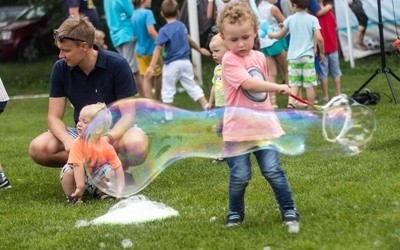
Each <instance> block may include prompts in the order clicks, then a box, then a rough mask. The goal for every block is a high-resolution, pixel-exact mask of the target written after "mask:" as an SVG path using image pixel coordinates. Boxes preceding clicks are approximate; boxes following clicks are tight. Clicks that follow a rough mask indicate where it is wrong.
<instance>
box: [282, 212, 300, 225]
mask: <svg viewBox="0 0 400 250" xmlns="http://www.w3.org/2000/svg"><path fill="white" fill-rule="evenodd" d="M299 217H300V215H299V213H298V212H297V210H296V209H288V210H284V212H283V213H282V221H283V224H286V225H289V224H294V223H298V222H299Z"/></svg>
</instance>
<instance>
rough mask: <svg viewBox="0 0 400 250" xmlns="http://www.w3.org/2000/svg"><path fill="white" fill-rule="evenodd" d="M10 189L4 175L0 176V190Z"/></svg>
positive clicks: (9, 184)
mask: <svg viewBox="0 0 400 250" xmlns="http://www.w3.org/2000/svg"><path fill="white" fill-rule="evenodd" d="M9 188H11V183H10V182H9V181H8V179H7V177H6V176H5V175H0V190H3V189H9Z"/></svg>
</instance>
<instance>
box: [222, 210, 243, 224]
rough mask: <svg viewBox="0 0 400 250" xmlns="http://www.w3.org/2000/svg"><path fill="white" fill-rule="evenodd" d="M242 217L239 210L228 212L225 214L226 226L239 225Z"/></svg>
mask: <svg viewBox="0 0 400 250" xmlns="http://www.w3.org/2000/svg"><path fill="white" fill-rule="evenodd" d="M243 219H244V214H243V213H239V212H229V213H228V215H227V216H226V224H225V225H226V226H227V227H232V226H236V225H239V224H240V223H242V222H243Z"/></svg>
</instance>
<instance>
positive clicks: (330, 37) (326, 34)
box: [317, 11, 338, 54]
mask: <svg viewBox="0 0 400 250" xmlns="http://www.w3.org/2000/svg"><path fill="white" fill-rule="evenodd" d="M317 18H318V21H319V25H320V26H321V35H322V37H323V38H324V48H325V54H328V53H332V52H335V51H337V50H338V40H337V33H336V30H337V23H336V18H335V15H333V12H332V11H330V12H328V14H326V15H325V16H321V17H317Z"/></svg>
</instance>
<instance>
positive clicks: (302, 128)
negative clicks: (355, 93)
mask: <svg viewBox="0 0 400 250" xmlns="http://www.w3.org/2000/svg"><path fill="white" fill-rule="evenodd" d="M121 108H123V109H125V110H129V112H130V116H131V117H132V118H134V119H132V120H131V121H130V122H131V124H130V125H131V126H134V125H137V126H139V127H140V128H141V129H142V130H143V131H144V132H145V133H146V134H147V136H148V148H147V155H146V156H145V158H144V162H143V163H141V164H140V165H137V163H135V162H137V161H135V157H136V156H135V155H134V154H133V153H132V152H128V153H120V152H119V153H118V157H119V158H120V159H121V162H122V163H123V168H124V171H125V186H124V187H123V188H122V190H121V187H119V189H118V185H117V183H116V182H117V180H116V178H113V173H112V170H110V172H111V173H104V171H96V169H92V168H90V166H88V165H89V164H88V163H87V164H85V169H86V171H87V173H88V175H89V177H90V178H91V179H92V180H94V181H95V184H96V186H97V187H98V188H100V189H101V190H102V191H104V192H106V193H108V194H110V195H113V196H117V197H127V196H131V195H134V194H136V193H138V192H140V191H141V190H143V189H144V188H145V187H146V186H147V185H149V184H150V182H151V181H152V180H154V179H155V178H156V177H157V176H158V175H159V174H160V173H161V172H162V171H163V170H164V169H165V168H167V167H168V166H169V165H171V164H172V163H173V162H175V161H178V160H180V159H183V158H187V157H203V158H212V159H215V158H217V157H229V156H235V155H240V154H243V153H246V152H252V151H255V150H257V149H261V148H265V149H267V148H268V149H274V150H277V151H279V152H280V153H282V154H285V155H291V156H293V155H299V154H302V153H304V152H306V151H310V152H315V153H318V154H320V155H334V154H336V155H342V156H351V155H356V154H359V153H361V152H363V151H365V150H366V149H367V147H368V146H369V145H370V143H371V141H372V138H373V135H374V132H375V128H376V121H375V116H374V114H373V112H372V111H371V110H370V109H369V108H368V107H366V106H363V105H360V104H358V103H357V102H354V101H353V100H352V99H349V98H348V97H347V96H345V95H341V96H337V97H335V98H333V99H332V100H331V101H330V102H329V103H328V104H327V105H325V106H323V107H321V108H319V109H314V110H277V111H276V110H274V111H257V110H252V109H247V108H239V107H225V108H220V109H214V110H211V111H202V112H193V111H187V110H183V109H179V108H176V107H172V106H168V105H164V104H162V103H160V102H157V101H154V100H150V99H137V98H136V99H135V98H133V99H125V100H121V101H118V102H116V103H113V104H112V105H110V106H109V107H108V109H109V110H110V111H111V113H112V115H113V120H114V123H115V122H118V121H119V119H120V118H121V115H120V112H119V110H120V109H121ZM104 111H107V110H104ZM102 112H103V111H100V113H99V114H97V115H96V117H95V118H94V119H93V120H92V121H91V122H90V124H89V126H88V129H87V131H86V139H85V142H86V143H91V142H90V141H91V140H90V139H91V138H90V136H91V135H92V134H95V131H97V130H98V126H101V125H99V122H100V121H99V120H101V119H100V118H99V117H101V115H102V114H101V113H102ZM231 112H235V114H236V115H237V117H236V118H237V119H238V121H239V125H240V126H239V128H238V129H237V131H236V132H237V133H239V134H242V133H249V132H250V133H252V134H255V135H259V134H260V135H261V134H263V135H264V137H263V139H259V140H254V141H247V142H240V143H234V144H232V143H230V142H224V140H223V139H224V126H223V120H224V115H225V117H227V116H228V114H230V113H231ZM225 119H226V118H225ZM128 120H129V119H128ZM125 122H126V120H125ZM271 122H278V123H279V124H280V126H281V128H282V129H283V131H284V135H283V136H279V137H276V136H275V133H273V131H272V129H271V131H260V130H257V129H258V127H260V126H259V125H261V124H263V126H264V127H265V124H267V125H268V124H269V123H271ZM267 127H268V126H267ZM226 130H228V129H227V128H225V131H226ZM86 146H88V145H86ZM85 158H86V156H85ZM210 163H211V162H210ZM99 172H100V173H102V174H101V176H98V175H99V174H98V173H99Z"/></svg>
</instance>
